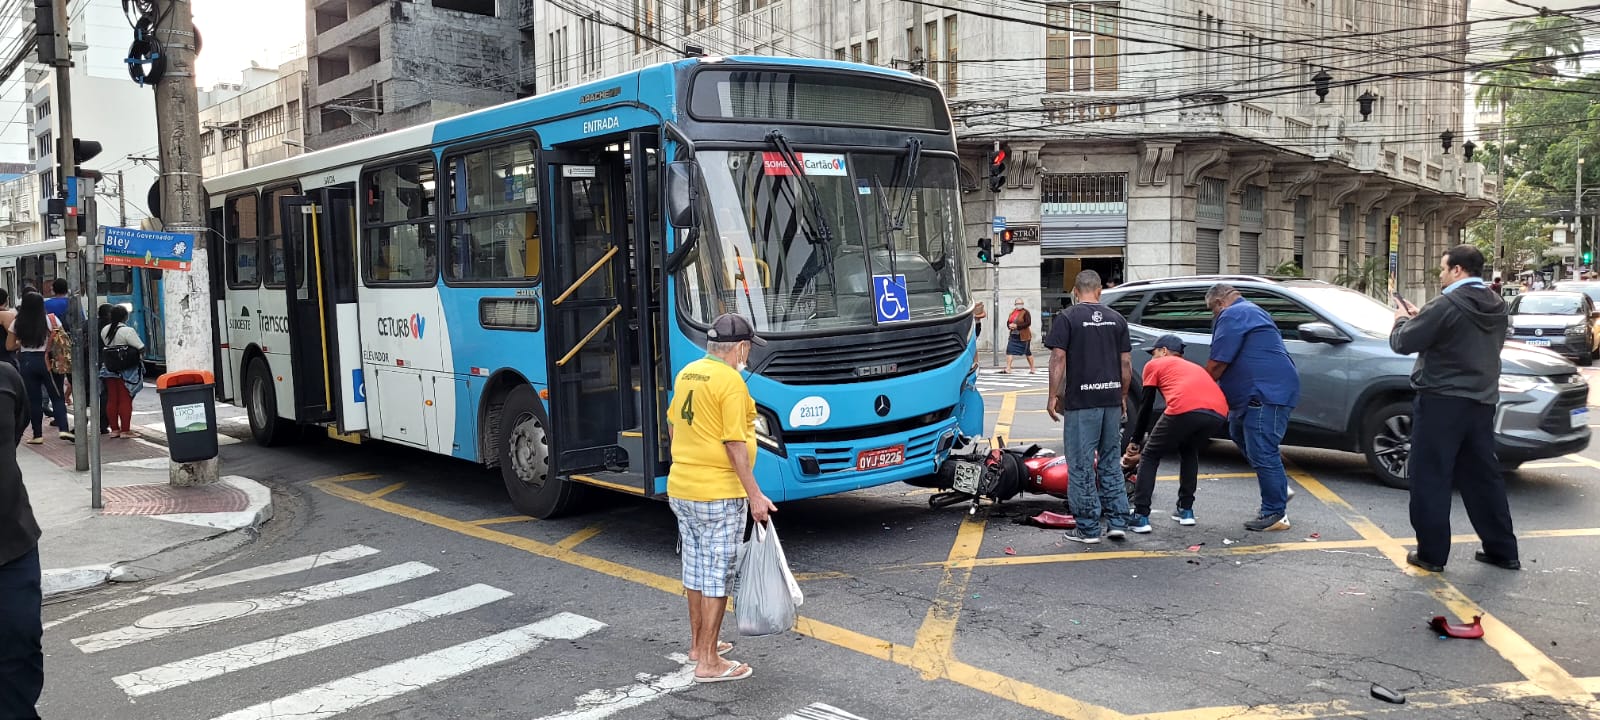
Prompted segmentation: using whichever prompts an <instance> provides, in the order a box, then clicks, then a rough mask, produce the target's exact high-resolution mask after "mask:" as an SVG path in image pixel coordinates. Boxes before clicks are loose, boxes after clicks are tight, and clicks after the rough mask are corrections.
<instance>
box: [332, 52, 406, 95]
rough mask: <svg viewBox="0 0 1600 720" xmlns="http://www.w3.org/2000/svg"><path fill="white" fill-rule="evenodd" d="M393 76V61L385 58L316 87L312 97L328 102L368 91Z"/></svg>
mask: <svg viewBox="0 0 1600 720" xmlns="http://www.w3.org/2000/svg"><path fill="white" fill-rule="evenodd" d="M393 76H394V61H393V60H389V59H387V58H385V59H383V60H379V61H378V62H376V63H373V64H372V65H368V66H367V67H364V68H362V69H360V70H357V71H355V72H352V73H350V74H349V75H345V76H343V77H340V78H337V79H334V80H329V81H328V82H325V83H322V84H321V85H318V86H317V87H316V89H315V90H314V91H313V97H315V98H316V99H317V100H316V101H317V102H330V101H332V99H333V98H341V97H344V96H346V95H354V94H356V93H358V92H362V91H365V90H370V89H372V87H373V86H374V85H378V84H382V83H384V82H386V81H388V80H389V79H390V78H392V77H393Z"/></svg>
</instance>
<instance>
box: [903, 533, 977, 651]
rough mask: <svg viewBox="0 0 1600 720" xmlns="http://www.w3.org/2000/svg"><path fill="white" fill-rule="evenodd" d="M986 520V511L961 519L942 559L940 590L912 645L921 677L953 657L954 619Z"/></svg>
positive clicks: (958, 609) (959, 616)
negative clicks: (945, 556)
mask: <svg viewBox="0 0 1600 720" xmlns="http://www.w3.org/2000/svg"><path fill="white" fill-rule="evenodd" d="M988 521H989V515H988V513H984V514H983V515H981V516H977V517H972V518H969V519H966V520H964V521H963V522H962V523H961V528H960V529H959V530H957V531H956V541H955V543H954V544H953V545H951V546H950V558H949V559H948V560H946V561H945V568H944V578H943V579H941V580H940V581H939V590H938V591H937V592H935V593H934V596H933V604H932V605H930V606H929V607H928V614H927V616H926V617H924V618H923V620H922V627H920V628H918V629H917V639H916V643H915V645H913V646H912V648H911V654H912V659H911V666H912V667H914V668H917V669H918V670H921V671H922V679H924V680H934V679H937V678H938V677H940V676H942V675H944V674H945V673H946V667H945V666H946V663H947V662H949V661H950V660H953V659H955V658H954V656H953V655H952V654H951V651H952V650H953V649H954V646H955V640H956V621H957V620H959V619H960V618H961V605H962V601H963V600H965V599H966V594H967V582H968V581H970V580H971V579H972V565H971V560H972V559H973V558H975V557H977V556H978V549H979V547H981V546H982V545H983V529H984V527H985V526H986V525H987V524H988Z"/></svg>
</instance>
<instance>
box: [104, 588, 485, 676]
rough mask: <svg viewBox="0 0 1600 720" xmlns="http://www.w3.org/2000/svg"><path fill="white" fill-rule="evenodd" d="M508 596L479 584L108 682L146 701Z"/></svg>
mask: <svg viewBox="0 0 1600 720" xmlns="http://www.w3.org/2000/svg"><path fill="white" fill-rule="evenodd" d="M510 596H511V593H509V592H506V591H505V590H501V589H500V588H496V587H491V586H488V585H482V584H479V585H472V586H469V587H464V588H461V589H460V590H453V591H451V592H447V593H445V594H443V595H436V596H434V597H431V598H426V599H423V600H418V601H416V602H412V603H407V604H405V605H401V606H398V607H392V608H389V609H387V610H379V611H378V612H374V613H369V614H366V615H362V616H360V617H355V618H350V619H348V620H340V621H338V622H331V623H328V624H326V625H322V626H320V627H314V628H311V629H309V630H301V631H299V632H294V633H289V634H287V635H279V636H278V637H274V638H268V639H266V640H262V641H259V642H253V643H248V644H245V645H240V646H238V647H232V648H228V649H227V650H218V651H217V652H214V653H207V654H205V655H199V656H196V657H192V658H188V659H185V660H179V661H177V662H172V663H167V664H165V665H158V666H156V667H153V668H149V669H147V670H141V671H139V672H133V673H128V674H126V675H120V676H117V677H114V678H112V679H111V681H112V682H114V683H116V684H117V686H118V687H120V688H122V690H123V692H126V693H127V694H128V695H129V696H132V697H139V696H142V695H149V694H151V693H154V692H160V691H162V690H168V689H171V688H175V687H178V686H180V685H187V684H189V683H193V682H199V681H201V680H208V679H211V678H214V677H217V676H219V675H225V674H227V673H231V672H235V671H238V670H244V669H246V668H251V667H255V666H257V665H264V664H266V663H269V662H273V661H275V660H283V659H285V658H291V657H295V656H297V655H304V654H306V653H309V652H313V651H316V650H321V649H324V648H329V647H333V646H335V645H339V644H342V643H347V642H350V641H352V640H359V639H361V638H364V637H370V636H372V635H377V634H379V633H385V632H388V631H390V630H397V629H399V628H403V627H405V626H407V625H413V624H416V623H420V622H424V621H427V620H432V619H434V618H438V617H444V616H446V615H454V614H456V613H461V612H466V611H468V610H471V609H473V608H476V607H482V606H484V605H488V604H489V603H492V602H494V601H496V600H501V599H504V598H507V597H510Z"/></svg>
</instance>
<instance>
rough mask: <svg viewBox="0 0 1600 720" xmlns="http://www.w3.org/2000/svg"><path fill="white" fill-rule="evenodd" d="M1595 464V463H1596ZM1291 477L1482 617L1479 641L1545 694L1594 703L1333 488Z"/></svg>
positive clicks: (1448, 599) (1463, 611) (1398, 562)
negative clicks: (1417, 563) (1412, 560)
mask: <svg viewBox="0 0 1600 720" xmlns="http://www.w3.org/2000/svg"><path fill="white" fill-rule="evenodd" d="M1596 466H1597V467H1600V463H1597V464H1596ZM1290 476H1291V477H1293V478H1294V479H1295V481H1296V482H1298V483H1300V485H1301V486H1302V487H1304V488H1305V489H1306V490H1307V491H1309V492H1310V493H1311V494H1312V495H1314V496H1316V497H1317V498H1318V499H1320V500H1322V501H1323V502H1325V503H1327V504H1328V505H1329V507H1331V508H1333V510H1334V512H1336V513H1338V514H1339V516H1340V517H1341V518H1342V519H1343V520H1344V521H1345V522H1346V523H1347V524H1349V525H1350V527H1351V528H1352V529H1354V530H1355V531H1356V534H1358V535H1360V536H1361V537H1362V538H1365V539H1366V540H1368V541H1370V542H1372V543H1373V545H1374V546H1375V547H1376V548H1377V549H1378V551H1379V552H1382V553H1383V554H1384V556H1385V557H1388V558H1389V560H1390V562H1393V563H1394V564H1395V567H1397V568H1399V569H1400V570H1401V571H1403V572H1405V573H1406V574H1408V575H1411V576H1413V577H1416V578H1418V579H1420V580H1424V581H1426V582H1428V583H1429V584H1431V585H1432V587H1431V588H1429V593H1430V594H1431V595H1433V597H1434V598H1435V599H1437V600H1439V601H1440V602H1441V603H1443V604H1444V606H1445V607H1446V608H1448V609H1449V610H1450V611H1451V612H1453V613H1455V615H1456V616H1457V617H1458V618H1461V619H1463V620H1466V619H1470V618H1472V617H1474V616H1481V617H1482V618H1483V641H1484V642H1485V643H1487V644H1488V645H1489V647H1492V648H1494V650H1495V652H1497V653H1499V654H1500V657H1502V658H1504V659H1505V660H1506V662H1509V663H1511V665H1512V667H1515V668H1516V669H1517V672H1519V673H1521V674H1522V676H1523V677H1525V678H1527V679H1529V680H1531V681H1533V683H1534V684H1536V685H1538V686H1539V687H1540V688H1541V689H1543V690H1544V691H1545V692H1546V693H1548V694H1549V695H1550V696H1552V697H1555V698H1557V699H1559V700H1563V701H1567V702H1574V703H1577V704H1579V705H1583V706H1588V707H1595V706H1596V703H1595V700H1594V697H1593V696H1592V694H1591V693H1587V692H1585V691H1584V689H1583V686H1582V685H1580V684H1579V683H1578V681H1577V680H1575V679H1574V678H1573V677H1572V675H1571V673H1568V672H1567V671H1566V669H1564V668H1562V667H1561V665H1559V664H1557V663H1556V662H1555V661H1554V660H1551V659H1550V656H1548V655H1546V654H1544V653H1543V652H1541V651H1540V650H1539V649H1538V648H1537V647H1534V645H1533V643H1530V642H1528V640H1527V638H1524V637H1522V635H1520V634H1518V633H1517V632H1516V631H1515V630H1512V629H1511V628H1510V627H1509V626H1507V625H1506V624H1505V623H1502V622H1501V621H1500V619H1499V618H1497V617H1495V616H1494V615H1493V614H1491V613H1490V612H1489V611H1487V610H1485V609H1483V607H1482V606H1480V605H1478V604H1477V603H1475V602H1473V601H1472V599H1471V598H1469V597H1467V596H1466V594H1465V593H1463V592H1461V590H1460V589H1458V588H1456V586H1455V585H1453V584H1451V583H1450V581H1448V580H1446V579H1444V578H1443V577H1441V576H1439V575H1437V574H1435V573H1424V572H1422V571H1421V570H1420V569H1419V568H1414V567H1411V566H1410V564H1408V563H1407V562H1406V551H1405V546H1404V545H1402V544H1401V543H1400V541H1399V540H1398V539H1396V538H1394V537H1392V536H1390V535H1389V534H1388V533H1386V532H1384V531H1383V529H1382V528H1379V527H1378V526H1377V524H1375V523H1373V522H1372V521H1371V520H1369V519H1367V517H1366V516H1365V515H1362V514H1361V513H1359V512H1357V511H1356V509H1355V508H1354V507H1353V506H1351V505H1350V503H1348V502H1346V501H1345V499H1344V498H1342V497H1340V496H1339V495H1338V493H1335V492H1334V491H1333V490H1331V489H1329V488H1328V486H1326V485H1323V484H1322V483H1321V482H1320V481H1318V480H1317V479H1315V478H1313V477H1311V476H1310V475H1307V474H1305V473H1303V472H1300V471H1298V470H1294V471H1291V472H1290Z"/></svg>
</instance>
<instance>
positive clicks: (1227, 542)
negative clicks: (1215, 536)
mask: <svg viewBox="0 0 1600 720" xmlns="http://www.w3.org/2000/svg"><path fill="white" fill-rule="evenodd" d="M1236 542H1239V541H1238V540H1232V539H1229V538H1223V539H1222V544H1223V545H1232V544H1234V543H1236Z"/></svg>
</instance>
